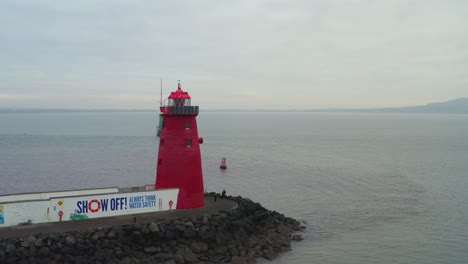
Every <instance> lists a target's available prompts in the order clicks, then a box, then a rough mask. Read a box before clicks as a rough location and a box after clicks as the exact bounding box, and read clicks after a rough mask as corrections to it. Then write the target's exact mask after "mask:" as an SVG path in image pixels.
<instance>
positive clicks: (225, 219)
mask: <svg viewBox="0 0 468 264" xmlns="http://www.w3.org/2000/svg"><path fill="white" fill-rule="evenodd" d="M210 195H211V196H214V195H217V194H214V193H211V194H210ZM218 197H219V196H218ZM218 199H220V198H218ZM226 199H231V200H234V201H235V202H237V204H238V207H237V208H235V209H232V210H228V211H219V212H216V213H213V214H205V215H198V216H188V217H180V218H177V219H158V220H155V221H152V222H149V223H145V224H128V225H116V226H113V227H99V228H93V229H88V230H81V231H72V232H66V233H50V234H34V235H31V236H28V237H17V238H5V239H2V240H0V263H57V264H58V263H102V264H104V263H122V264H131V263H141V264H150V263H166V264H171V263H172V264H180V263H255V262H256V259H257V258H258V257H263V258H266V259H269V260H272V259H274V258H275V257H276V256H277V255H278V254H279V253H281V252H283V251H287V250H290V249H291V241H292V240H301V239H302V237H301V235H300V234H296V235H294V233H295V232H296V231H300V230H302V229H304V228H305V227H304V226H301V224H300V222H299V221H297V220H295V219H292V218H289V217H286V216H284V215H282V214H280V213H278V212H275V211H270V210H267V209H265V208H264V207H262V206H261V205H260V204H258V203H255V202H253V201H251V200H250V199H246V198H242V197H226ZM83 221H86V220H83ZM0 232H1V230H0Z"/></svg>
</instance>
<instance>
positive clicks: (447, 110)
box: [0, 98, 468, 114]
mask: <svg viewBox="0 0 468 264" xmlns="http://www.w3.org/2000/svg"><path fill="white" fill-rule="evenodd" d="M200 111H202V112H319V113H402V114H468V98H458V99H454V100H450V101H447V102H439V103H428V104H426V105H421V106H406V107H395V108H367V109H366V108H364V109H362V108H361V109H351V108H328V109H201V110H200ZM106 112H155V113H158V112H159V109H46V108H0V114H5V113H8V114H11V113H18V114H21V113H106Z"/></svg>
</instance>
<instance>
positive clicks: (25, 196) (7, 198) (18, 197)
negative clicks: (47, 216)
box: [0, 187, 119, 203]
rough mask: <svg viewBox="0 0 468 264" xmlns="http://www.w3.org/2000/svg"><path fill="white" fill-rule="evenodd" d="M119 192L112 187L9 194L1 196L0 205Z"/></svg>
mask: <svg viewBox="0 0 468 264" xmlns="http://www.w3.org/2000/svg"><path fill="white" fill-rule="evenodd" d="M118 191H119V188H117V187H111V188H100V189H85V190H70V191H60V192H43V193H21V194H9V195H0V203H8V202H19V201H34V200H48V199H50V198H53V197H67V196H77V195H89V194H98V193H116V192H118Z"/></svg>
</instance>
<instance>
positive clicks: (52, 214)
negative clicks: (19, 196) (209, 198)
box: [0, 189, 179, 228]
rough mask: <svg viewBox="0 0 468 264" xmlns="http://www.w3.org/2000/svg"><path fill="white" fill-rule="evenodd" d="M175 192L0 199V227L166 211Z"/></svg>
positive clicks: (173, 205)
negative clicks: (12, 200)
mask: <svg viewBox="0 0 468 264" xmlns="http://www.w3.org/2000/svg"><path fill="white" fill-rule="evenodd" d="M178 194H179V189H165V190H158V191H141V192H125V193H112V194H93V195H80V196H73V197H56V198H51V199H50V200H43V201H21V202H9V203H3V204H0V211H2V212H0V215H2V214H3V218H4V220H3V223H2V221H1V219H0V228H1V227H7V226H14V225H18V224H20V223H23V222H28V221H30V222H31V223H35V224H37V223H47V222H57V221H70V220H77V219H86V218H99V217H108V216H118V215H128V214H140V213H149V212H158V211H167V210H170V209H175V208H177V196H178ZM171 202H172V203H171ZM169 203H171V205H170V204H169ZM60 212H61V213H62V217H61V218H60V215H59V214H60Z"/></svg>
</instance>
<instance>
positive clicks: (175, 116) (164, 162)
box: [156, 82, 205, 209]
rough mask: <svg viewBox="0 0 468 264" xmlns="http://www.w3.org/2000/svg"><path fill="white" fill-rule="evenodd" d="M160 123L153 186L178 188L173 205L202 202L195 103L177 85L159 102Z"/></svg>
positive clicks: (187, 206) (191, 205) (196, 108)
mask: <svg viewBox="0 0 468 264" xmlns="http://www.w3.org/2000/svg"><path fill="white" fill-rule="evenodd" d="M160 110H161V115H162V117H163V118H162V124H161V133H160V138H159V151H158V160H157V165H156V189H162V188H179V196H178V203H177V209H189V208H198V207H202V206H203V205H204V204H205V196H204V187H203V173H202V164H201V152H200V144H201V143H203V139H202V138H199V137H198V128H197V120H196V116H197V115H198V106H192V105H191V97H190V95H189V94H188V93H187V92H185V91H183V90H182V88H181V85H180V82H179V84H178V88H177V90H176V91H175V92H171V94H170V95H169V97H168V103H167V105H164V106H161V107H160Z"/></svg>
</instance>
